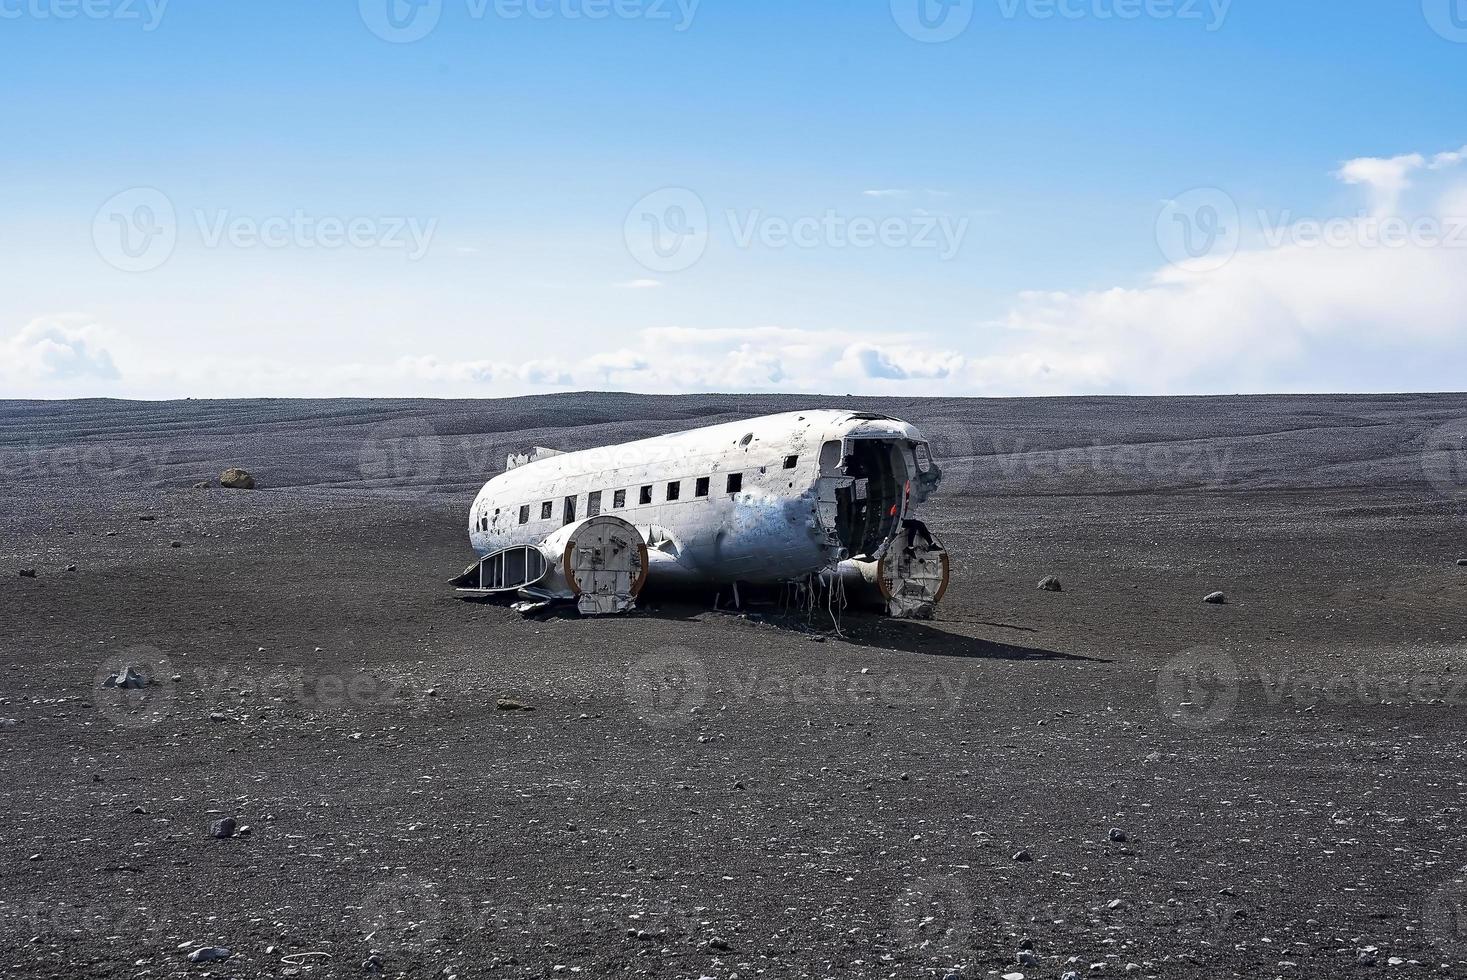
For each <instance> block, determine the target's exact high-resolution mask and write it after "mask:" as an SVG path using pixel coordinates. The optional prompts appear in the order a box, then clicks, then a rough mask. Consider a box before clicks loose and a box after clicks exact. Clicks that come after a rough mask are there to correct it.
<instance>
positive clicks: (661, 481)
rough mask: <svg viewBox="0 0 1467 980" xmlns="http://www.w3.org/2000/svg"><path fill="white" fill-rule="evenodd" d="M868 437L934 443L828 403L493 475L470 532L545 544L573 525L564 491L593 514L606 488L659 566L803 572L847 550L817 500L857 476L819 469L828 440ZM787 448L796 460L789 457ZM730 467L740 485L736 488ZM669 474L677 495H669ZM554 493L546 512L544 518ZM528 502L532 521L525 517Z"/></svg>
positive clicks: (490, 544) (898, 424)
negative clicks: (703, 488)
mask: <svg viewBox="0 0 1467 980" xmlns="http://www.w3.org/2000/svg"><path fill="white" fill-rule="evenodd" d="M865 438H875V439H881V440H890V441H892V442H895V443H900V444H918V443H925V442H926V440H925V438H924V437H923V436H922V434H921V433H920V432H919V431H918V430H917V429H916V428H915V427H914V426H911V425H909V424H907V423H905V422H902V421H899V420H896V419H887V418H870V417H859V416H854V415H853V414H852V413H851V412H848V411H831V410H821V411H809V412H791V413H787V414H784V415H772V416H766V417H764V418H757V419H750V420H747V421H742V422H732V423H727V424H722V425H716V426H710V427H708V428H703V429H694V430H691V431H688V432H680V433H675V434H672V435H666V436H658V437H655V438H652V439H644V440H640V441H638V442H631V443H625V444H622V445H619V446H608V447H605V448H601V449H590V450H585V451H582V452H574V453H567V454H565V455H560V456H552V457H549V458H546V459H541V460H538V461H536V462H532V463H528V464H525V465H522V466H518V467H517V468H515V469H512V470H510V471H508V472H506V473H504V474H502V475H500V476H497V477H495V478H494V479H492V480H490V481H489V483H488V484H486V485H485V487H484V488H483V490H482V491H480V493H479V496H478V498H477V499H476V500H475V502H474V507H473V509H472V511H471V512H470V515H469V522H470V542H471V543H472V545H473V547H474V550H475V551H476V552H478V553H479V554H480V555H488V554H492V553H494V552H497V551H500V550H502V549H504V548H510V547H514V546H517V545H526V544H531V545H538V544H540V543H541V542H543V541H544V540H545V539H546V538H548V537H549V536H550V535H551V534H553V533H555V532H556V531H557V530H559V529H560V528H561V527H562V526H563V525H564V524H565V509H564V508H565V500H566V498H567V497H571V496H574V497H575V498H576V502H577V509H576V516H577V517H578V518H585V517H587V516H590V515H589V511H588V495H589V494H593V493H597V492H599V493H600V494H601V498H600V512H601V513H603V514H612V515H615V516H617V517H621V518H623V519H625V520H627V521H629V522H630V523H632V524H633V525H635V526H636V527H637V529H638V531H639V532H641V533H642V535H643V537H644V539H646V540H647V541H648V543H649V545H650V546H651V547H652V550H653V557H654V559H660V561H654V563H653V566H652V572H653V575H654V577H655V576H656V575H657V574H658V572H659V568H662V569H664V570H665V571H667V572H670V573H673V574H678V575H681V576H682V577H684V578H695V579H706V580H707V581H710V582H724V581H735V580H741V581H748V582H778V581H787V580H791V579H796V578H801V577H803V576H805V575H808V574H811V573H813V572H818V571H821V570H822V569H827V568H831V567H833V566H834V565H835V564H836V563H837V562H838V561H840V560H841V559H842V558H844V557H847V556H846V555H845V554H844V553H843V552H842V549H841V545H840V542H839V541H838V540H837V538H836V536H835V532H834V529H833V528H832V527H830V526H829V523H830V522H829V521H822V519H821V511H820V507H819V499H820V497H821V496H822V495H824V496H829V495H830V494H831V492H832V489H831V487H832V485H833V484H834V483H844V484H849V483H850V482H851V481H850V480H846V479H840V478H835V479H832V475H831V474H830V473H829V472H827V473H825V474H822V472H821V460H820V456H821V447H822V446H823V445H824V444H825V443H827V442H831V441H836V442H844V441H846V440H850V439H865ZM907 455H908V457H910V450H908V453H907ZM790 457H795V463H794V466H793V467H792V468H786V461H787V460H788V459H789V458H790ZM734 474H738V475H740V477H741V479H742V486H741V487H740V488H739V489H738V491H737V492H729V490H728V486H729V483H728V480H729V477H730V476H731V475H734ZM699 479H707V480H708V493H707V496H706V497H700V496H698V495H697V484H698V480H699ZM673 482H676V483H677V484H678V489H679V494H678V499H676V500H668V499H667V498H668V484H670V483H673ZM647 486H650V487H651V488H652V491H651V498H652V499H651V503H647V504H644V503H641V492H642V488H643V487H647ZM618 491H625V495H626V496H625V503H624V506H622V507H620V508H618V507H616V506H615V500H616V494H617V492H618ZM925 496H926V491H925V488H924V490H923V492H922V493H921V494H919V495H914V496H913V497H912V498H911V499H910V500H909V501H907V502H906V503H905V504H904V505H903V506H904V507H906V508H907V510H906V511H904V513H903V515H902V516H907V515H908V513H910V511H911V510H913V509H915V504H916V503H918V502H920V500H921V499H925ZM547 502H549V503H550V504H551V507H550V517H549V518H548V519H542V517H541V514H542V507H543V505H544V504H545V503H547ZM525 507H528V508H529V511H528V516H529V520H528V521H527V522H525V523H520V517H521V511H522V508H525ZM897 526H898V527H899V526H900V522H899V521H898V522H897ZM669 562H670V563H671V566H670V567H669V565H668V563H669Z"/></svg>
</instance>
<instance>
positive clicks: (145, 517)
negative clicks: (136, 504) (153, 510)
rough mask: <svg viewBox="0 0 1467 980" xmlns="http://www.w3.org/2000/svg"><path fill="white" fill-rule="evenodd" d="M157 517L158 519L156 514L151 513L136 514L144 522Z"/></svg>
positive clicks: (154, 519)
mask: <svg viewBox="0 0 1467 980" xmlns="http://www.w3.org/2000/svg"><path fill="white" fill-rule="evenodd" d="M157 519H158V518H157V516H156V515H153V514H139V515H138V520H140V521H144V522H146V521H156V520H157Z"/></svg>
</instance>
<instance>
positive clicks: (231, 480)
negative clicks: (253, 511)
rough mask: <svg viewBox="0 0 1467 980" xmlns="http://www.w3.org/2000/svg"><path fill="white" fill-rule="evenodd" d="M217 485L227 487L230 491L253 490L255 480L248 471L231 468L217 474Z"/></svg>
mask: <svg viewBox="0 0 1467 980" xmlns="http://www.w3.org/2000/svg"><path fill="white" fill-rule="evenodd" d="M219 485H220V486H221V487H228V488H229V489H230V490H253V489H255V478H254V477H253V476H251V475H250V474H249V472H248V471H246V470H242V469H239V468H238V467H235V466H231V467H230V468H229V469H227V470H225V471H224V472H223V473H221V474H219Z"/></svg>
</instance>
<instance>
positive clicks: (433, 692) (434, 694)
mask: <svg viewBox="0 0 1467 980" xmlns="http://www.w3.org/2000/svg"><path fill="white" fill-rule="evenodd" d="M437 696H438V688H436V687H430V688H428V697H430V698H436V697H437Z"/></svg>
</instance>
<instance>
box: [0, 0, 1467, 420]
mask: <svg viewBox="0 0 1467 980" xmlns="http://www.w3.org/2000/svg"><path fill="white" fill-rule="evenodd" d="M919 2H920V3H923V4H929V5H930V6H928V7H927V8H926V13H927V20H926V23H928V24H932V25H937V26H936V27H935V28H933V31H934V32H939V33H940V32H943V31H946V32H949V33H952V34H953V35H954V36H952V37H951V38H950V39H947V40H941V41H939V40H936V39H935V34H933V33H927V34H924V30H923V29H921V28H913V29H911V30H908V29H904V28H911V27H912V26H913V25H916V24H919V23H920V22H919V21H918V20H916V19H915V18H916V17H917V14H918V12H919V11H918V10H917V4H918V3H919ZM1453 5H1456V6H1455V7H1454V6H1453ZM527 7H528V8H529V9H527ZM530 10H533V11H534V14H535V15H534V16H531V14H530V12H529V11H530ZM389 12H392V13H395V15H396V16H397V20H396V23H398V24H401V25H406V34H405V35H402V34H399V35H394V34H393V32H392V30H391V29H389V28H387V26H386V25H387V24H388V23H389V22H388V21H387V20H386V17H387V15H388V13H389ZM597 13H601V14H603V15H604V16H599V17H593V16H592V15H593V14H597ZM1454 14H1455V15H1456V16H1455V18H1454ZM944 17H945V18H946V19H944ZM963 25H966V26H963ZM374 28H375V29H376V32H374ZM430 28H431V29H430ZM419 33H421V34H422V36H421V37H417V38H416V39H414V40H407V39H406V37H412V36H416V35H417V34H419ZM379 34H385V35H387V36H388V37H389V38H395V39H384V37H383V36H379ZM0 81H3V83H4V85H5V90H6V91H7V92H10V93H19V94H20V96H21V97H18V98H15V97H13V98H9V99H7V100H5V101H4V103H3V104H0V130H3V132H5V133H6V134H7V138H6V139H5V140H3V141H0V160H3V164H4V170H5V173H6V174H7V175H8V178H9V179H7V180H6V181H5V182H4V183H3V185H0V206H3V213H4V214H5V215H6V225H7V227H8V230H9V232H10V234H7V235H5V236H3V241H0V259H3V261H4V267H5V269H6V270H7V272H5V273H4V276H5V281H6V286H5V289H4V290H3V291H0V354H3V356H4V358H5V361H6V362H8V363H0V395H12V396H25V397H29V396H39V397H68V396H88V395H117V396H124V397H171V396H182V395H194V396H200V395H213V394H217V395H267V394H269V395H275V394H286V395H297V394H298V395H334V394H384V395H385V394H401V395H407V394H427V395H432V394H452V395H482V396H493V395H500V394H519V393H524V392H529V391H541V390H564V389H566V388H585V387H611V388H620V389H628V390H647V391H681V390H710V389H718V390H743V389H751V390H810V391H827V392H845V391H869V392H873V393H876V392H906V393H911V394H921V393H951V394H979V395H981V394H1049V393H1078V392H1111V391H1114V392H1137V393H1150V392H1164V391H1167V392H1170V391H1175V392H1201V391H1259V390H1336V389H1349V390H1405V389H1433V390H1436V389H1444V388H1456V387H1460V383H1461V382H1460V378H1461V377H1462V376H1463V370H1462V369H1463V367H1464V366H1467V359H1464V353H1467V322H1464V319H1463V317H1464V314H1462V313H1460V312H1458V311H1460V310H1461V309H1467V296H1464V295H1462V290H1464V289H1467V265H1464V260H1467V232H1464V233H1463V235H1462V238H1463V241H1461V242H1460V243H1459V242H1457V240H1456V239H1457V236H1456V234H1455V229H1456V228H1457V226H1458V218H1457V216H1458V215H1462V216H1463V220H1462V222H1461V225H1462V227H1463V228H1464V229H1467V190H1464V187H1463V181H1464V180H1467V174H1464V173H1463V169H1464V168H1463V166H1462V161H1461V159H1460V158H1459V157H1460V152H1459V151H1461V149H1462V147H1463V145H1464V144H1467V121H1464V117H1463V112H1462V109H1463V102H1462V99H1463V93H1464V92H1467V0H1402V2H1399V3H1390V4H1387V3H1381V2H1364V0H1347V2H1332V3H1325V2H1314V0H1297V2H1287V3H1282V2H1262V0H1232V2H1227V0H1197V2H1194V0H959V2H956V3H955V4H954V5H952V6H951V7H950V8H949V9H946V10H944V8H943V7H941V6H938V5H937V0H881V2H872V3H850V2H843V3H837V2H833V0H797V2H794V3H790V2H784V3H772V2H764V0H739V2H731V0H701V2H697V3H694V0H614V2H613V0H498V2H494V0H426V3H425V5H423V6H421V7H415V6H414V5H413V4H410V3H409V2H408V0H360V2H358V0H350V2H333V3H312V4H303V3H299V2H292V3H285V2H274V0H251V2H248V3H246V2H232V3H231V2H207V3H206V2H199V0H168V2H166V3H164V2H162V0H152V2H151V3H150V2H148V0H85V2H83V0H0ZM160 195H161V197H160ZM1168 202H1172V203H1170V204H1169V203H1168ZM160 205H162V207H161V208H160ZM139 208H146V210H143V211H139ZM649 209H650V210H649ZM164 212H166V213H164ZM160 220H161V221H162V222H163V224H162V225H159V224H158V222H159V221H160ZM1390 220H1396V221H1399V222H1400V226H1401V227H1403V228H1406V229H1408V233H1407V234H1406V236H1405V239H1406V240H1405V241H1404V242H1403V243H1402V244H1401V245H1400V246H1399V247H1391V248H1385V247H1380V246H1375V245H1372V244H1371V241H1372V238H1371V229H1372V228H1374V227H1376V226H1378V224H1379V223H1380V222H1382V221H1390ZM1311 221H1312V222H1317V223H1320V224H1322V225H1324V226H1325V228H1326V230H1329V231H1332V232H1334V233H1336V234H1335V235H1334V236H1333V239H1332V241H1331V242H1328V243H1325V244H1324V245H1318V244H1314V245H1311V244H1310V243H1309V239H1310V234H1309V233H1310V230H1311V229H1310V227H1309V226H1308V224H1307V222H1311ZM1300 222H1305V223H1306V224H1305V226H1304V227H1303V228H1302V229H1301V227H1300ZM144 226H146V228H145V227H144ZM130 227H131V228H132V229H133V230H131V231H129V230H128V229H129V228H130ZM346 227H355V228H356V229H357V232H358V234H356V235H355V237H354V238H353V240H352V241H350V242H347V243H344V244H343V243H342V242H341V241H339V240H338V239H340V238H341V237H342V236H341V235H340V234H338V235H336V236H335V237H334V238H333V235H332V230H333V228H334V229H337V230H340V229H344V228H346ZM1218 227H1221V228H1222V229H1224V231H1225V232H1227V234H1223V235H1222V236H1220V237H1219V236H1216V235H1212V234H1210V233H1208V231H1209V229H1213V228H1218ZM160 228H164V229H166V230H167V231H168V234H164V235H161V236H159V235H152V236H149V237H146V238H144V237H137V238H135V239H133V240H132V246H130V247H133V248H134V250H136V248H137V247H140V243H143V244H144V245H145V246H146V247H145V248H144V251H145V253H146V254H143V255H140V256H129V255H128V254H127V253H126V252H125V251H123V252H119V251H118V245H119V242H120V241H121V239H120V238H118V237H117V236H121V235H124V234H126V235H136V236H141V235H142V233H143V232H142V230H151V231H153V232H156V231H158V230H159V229H160ZM687 228H692V229H694V230H695V231H696V232H698V233H697V234H694V235H681V234H678V232H679V231H681V230H684V229H687ZM863 228H864V230H865V232H866V233H867V234H866V235H865V237H864V238H863V237H862V229H863ZM878 228H879V229H881V230H880V231H879V233H878V232H875V231H874V229H878ZM140 229H142V230H140ZM792 229H798V230H799V232H798V233H797V235H796V238H797V241H796V242H795V243H792V242H791V241H790V237H791V231H792ZM1181 229H1187V230H1189V231H1190V234H1191V235H1192V238H1189V239H1187V242H1188V243H1189V244H1188V246H1186V247H1191V245H1190V243H1191V242H1192V241H1193V240H1195V241H1197V242H1200V243H1202V244H1210V245H1211V246H1213V248H1214V250H1215V251H1216V254H1215V255H1213V256H1210V257H1209V256H1204V257H1203V258H1202V260H1201V261H1200V262H1199V261H1198V256H1197V255H1190V256H1189V255H1187V254H1183V255H1179V254H1178V251H1177V250H1178V248H1179V247H1180V246H1179V244H1178V243H1179V242H1181V241H1182V239H1180V238H1178V237H1177V236H1178V235H1179V234H1181ZM799 234H803V235H804V237H802V238H801V237H798V235H799ZM656 235H660V236H662V237H660V238H654V237H653V236H656ZM109 236H111V237H109ZM642 236H645V237H642ZM873 237H875V238H879V240H875V241H873V240H872V239H873ZM654 244H656V245H657V246H658V247H660V248H661V249H662V256H663V257H662V258H658V253H657V251H656V249H653V248H652V246H653V245H654ZM649 258H650V261H649ZM1211 259H1216V260H1217V261H1212V260H1211Z"/></svg>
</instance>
